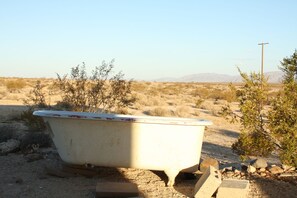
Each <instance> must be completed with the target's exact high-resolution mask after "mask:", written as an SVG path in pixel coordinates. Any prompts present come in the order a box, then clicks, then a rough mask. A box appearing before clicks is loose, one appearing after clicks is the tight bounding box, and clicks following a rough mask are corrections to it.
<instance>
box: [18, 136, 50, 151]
mask: <svg viewBox="0 0 297 198" xmlns="http://www.w3.org/2000/svg"><path fill="white" fill-rule="evenodd" d="M51 144H52V141H51V138H50V136H49V135H48V134H45V133H27V134H26V135H25V136H24V137H23V138H22V140H21V144H20V149H21V151H23V152H28V151H30V150H34V149H38V148H42V147H50V146H51Z"/></svg>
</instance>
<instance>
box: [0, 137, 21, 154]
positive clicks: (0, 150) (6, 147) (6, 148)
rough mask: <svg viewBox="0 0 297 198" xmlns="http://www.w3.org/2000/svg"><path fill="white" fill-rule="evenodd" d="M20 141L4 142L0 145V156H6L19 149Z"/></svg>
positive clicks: (10, 140)
mask: <svg viewBox="0 0 297 198" xmlns="http://www.w3.org/2000/svg"><path fill="white" fill-rule="evenodd" d="M19 146H20V141H19V140H15V139H9V140H7V141H6V142H2V143H0V155H6V154H8V153H12V152H14V151H16V150H18V149H19Z"/></svg>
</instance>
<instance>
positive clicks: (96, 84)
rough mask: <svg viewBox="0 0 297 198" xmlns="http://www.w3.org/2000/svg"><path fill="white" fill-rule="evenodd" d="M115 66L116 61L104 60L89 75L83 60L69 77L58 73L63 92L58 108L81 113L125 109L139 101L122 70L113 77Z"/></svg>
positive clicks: (116, 111) (117, 111)
mask: <svg viewBox="0 0 297 198" xmlns="http://www.w3.org/2000/svg"><path fill="white" fill-rule="evenodd" d="M113 68H114V60H112V61H111V62H109V63H106V62H105V61H103V62H102V64H101V65H100V66H97V67H95V69H94V70H93V71H92V75H90V76H88V75H87V72H86V67H85V63H83V64H82V65H78V66H76V67H73V68H71V73H70V76H69V77H68V75H67V74H66V75H64V76H63V77H61V76H60V75H59V74H57V76H58V81H57V82H56V84H57V86H58V87H59V89H60V91H61V94H62V100H61V101H59V102H58V103H57V108H63V109H65V110H73V111H81V112H114V113H121V112H123V110H124V109H125V108H126V107H127V106H129V105H130V104H132V103H133V102H134V101H135V99H134V97H133V96H132V94H131V83H132V80H129V81H127V80H124V74H123V73H122V72H119V73H117V74H115V75H114V76H111V77H110V75H111V74H112V70H113Z"/></svg>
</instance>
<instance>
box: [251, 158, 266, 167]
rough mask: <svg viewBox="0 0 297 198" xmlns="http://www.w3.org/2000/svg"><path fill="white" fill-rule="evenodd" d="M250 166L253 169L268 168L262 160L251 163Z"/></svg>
mask: <svg viewBox="0 0 297 198" xmlns="http://www.w3.org/2000/svg"><path fill="white" fill-rule="evenodd" d="M251 165H252V166H253V167H255V168H266V167H267V166H268V164H267V161H266V160H264V159H262V158H259V159H256V160H254V161H252V162H251Z"/></svg>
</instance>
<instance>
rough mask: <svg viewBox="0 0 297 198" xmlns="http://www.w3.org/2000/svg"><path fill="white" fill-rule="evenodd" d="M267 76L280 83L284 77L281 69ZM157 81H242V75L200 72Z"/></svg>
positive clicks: (270, 79) (269, 80) (273, 81)
mask: <svg viewBox="0 0 297 198" xmlns="http://www.w3.org/2000/svg"><path fill="white" fill-rule="evenodd" d="M264 75H265V76H267V77H268V82H269V83H280V82H281V79H282V72H281V71H274V72H266V73H264ZM154 81H157V82H218V83H220V82H241V76H240V75H236V76H232V75H226V74H215V73H200V74H192V75H187V76H183V77H180V78H160V79H155V80H154Z"/></svg>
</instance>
